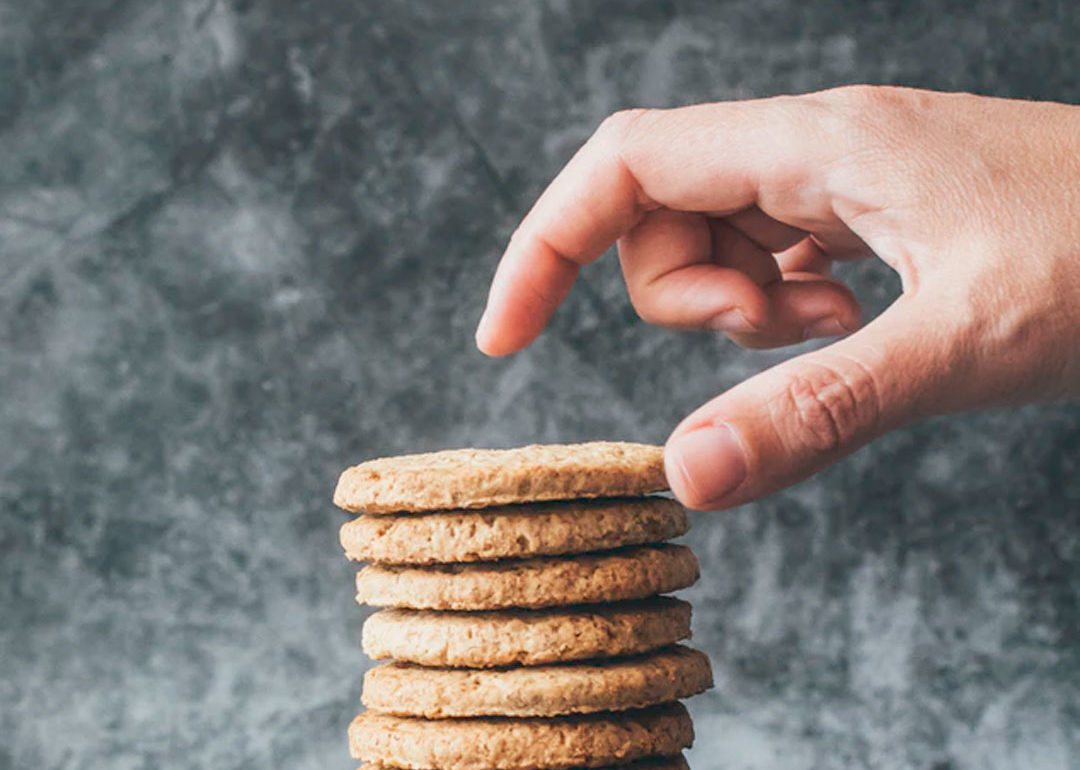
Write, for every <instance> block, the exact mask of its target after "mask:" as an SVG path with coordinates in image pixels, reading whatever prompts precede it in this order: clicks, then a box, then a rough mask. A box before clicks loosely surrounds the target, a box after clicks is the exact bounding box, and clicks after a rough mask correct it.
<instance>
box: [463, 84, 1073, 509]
mask: <svg viewBox="0 0 1080 770" xmlns="http://www.w3.org/2000/svg"><path fill="white" fill-rule="evenodd" d="M616 242H617V243H618V251H619V259H620V262H621V264H622V269H623V274H624V276H625V279H626V285H627V289H628V291H629V294H630V298H631V300H632V302H633V304H634V307H635V308H636V309H637V311H638V313H639V314H640V316H641V317H642V318H643V319H644V320H646V321H648V322H650V323H655V324H659V325H662V326H666V327H670V328H674V329H701V328H706V329H715V330H719V331H722V332H724V333H726V334H727V335H728V336H729V337H731V338H732V339H733V340H735V341H736V342H737V343H739V344H741V345H744V346H747V347H775V346H780V345H787V344H791V343H795V342H799V341H801V340H803V339H806V338H808V337H834V336H835V337H840V339H838V340H837V341H836V342H834V343H833V344H831V345H829V346H827V347H825V348H823V349H821V350H818V351H814V352H811V353H808V354H806V355H802V356H798V357H796V358H792V359H790V360H788V361H786V362H784V363H782V364H780V365H778V366H776V367H774V368H772V369H770V370H768V371H765V372H763V373H761V374H759V375H757V376H755V377H753V378H751V379H749V380H747V381H745V382H743V383H741V384H739V385H737V386H736V387H734V388H732V389H731V390H729V391H727V392H726V393H723V394H721V395H719V396H717V397H716V398H714V399H713V400H711V401H709V402H708V403H706V404H705V405H703V406H702V407H700V408H699V409H698V410H697V411H695V412H694V413H692V414H691V415H689V416H688V417H687V418H686V419H685V420H683V422H682V423H681V424H680V425H679V426H678V427H677V428H676V429H675V431H674V432H673V433H672V435H671V437H670V438H669V439H668V442H667V445H666V448H665V464H666V469H667V475H668V479H669V481H670V483H671V487H672V490H673V491H674V492H675V494H676V496H677V497H678V498H679V499H680V500H681V501H682V502H683V503H684V504H686V505H688V506H690V507H692V508H699V509H721V508H728V507H730V506H734V505H738V504H740V503H744V502H747V501H749V500H752V499H755V498H758V497H760V496H762V495H766V494H768V493H770V492H773V491H775V490H777V489H780V488H782V487H785V486H787V485H789V484H792V483H794V482H796V481H799V480H801V479H803V478H805V477H807V476H809V475H810V474H812V473H814V472H816V471H818V470H820V469H821V468H823V467H825V466H827V465H829V464H830V463H832V462H834V461H835V460H837V459H839V458H840V457H842V456H844V455H846V454H848V453H850V452H851V451H853V450H854V449H856V448H858V447H859V446H862V445H863V444H865V443H866V442H868V441H870V440H872V439H874V438H875V437H877V436H879V435H881V434H883V433H885V432H886V431H889V430H892V429H895V428H897V427H900V426H903V425H905V424H907V423H909V422H911V421H913V420H916V419H920V418H923V417H928V416H931V415H939V414H945V413H950V412H956V411H961V410H966V409H974V408H983V407H989V406H998V405H1009V404H1022V403H1030V402H1037V401H1048V400H1064V399H1075V398H1077V397H1080V108H1078V107H1073V106H1069V105H1062V104H1053V103H1037V102H1022V101H1014V100H1006V99H992V98H986V97H979V96H973V95H970V94H943V93H935V92H929V91H919V90H913V89H901V88H888V87H872V86H853V87H845V88H840V89H834V90H830V91H823V92H820V93H814V94H807V95H802V96H783V97H777V98H772V99H763V100H754V101H743V102H728V103H716V104H702V105H696V106H692V107H685V108H680V109H673V110H630V111H626V112H619V113H616V114H614V115H612V116H611V117H610V118H608V119H607V120H606V121H604V123H603V124H602V125H601V126H600V127H599V129H598V130H597V131H596V133H595V134H594V135H593V136H592V137H591V138H590V139H589V140H588V142H586V144H585V145H584V146H583V147H582V148H581V149H580V150H579V151H578V153H577V154H576V155H575V156H574V157H573V158H572V159H571V160H570V162H569V163H568V164H567V165H566V167H565V168H564V169H563V171H562V172H561V173H560V174H559V175H558V176H557V177H556V179H555V180H554V181H553V182H552V183H551V185H550V186H549V187H548V189H547V190H546V191H545V192H544V193H543V195H542V196H541V197H540V199H539V200H538V201H537V202H536V204H535V205H534V206H533V208H532V210H531V211H530V212H529V213H528V215H527V216H526V217H525V219H524V220H523V221H522V222H521V225H520V226H519V227H518V229H517V230H516V231H515V233H514V235H513V237H512V238H511V241H510V244H509V246H508V247H507V249H506V252H505V254H504V255H503V257H502V259H501V261H500V263H499V267H498V270H497V271H496V274H495V278H494V280H493V282H492V286H491V291H490V294H489V297H488V303H487V308H486V309H485V311H484V315H483V317H482V318H481V321H480V325H479V328H478V329H477V334H476V341H477V345H478V346H479V348H480V350H482V351H483V352H484V353H487V354H488V355H492V356H503V355H507V354H510V353H513V352H515V351H517V350H519V349H521V348H523V347H525V346H526V345H528V344H529V343H530V342H532V340H533V339H535V338H536V337H537V335H539V333H540V332H541V331H542V330H543V328H544V326H545V324H546V323H547V321H548V319H549V318H550V317H551V315H552V314H553V313H554V312H555V310H556V308H557V307H558V305H559V304H560V303H561V302H562V300H563V298H564V297H565V296H566V293H567V292H568V291H569V289H570V286H571V284H572V283H573V281H574V279H575V277H576V276H577V273H578V270H579V268H580V266H581V265H584V264H586V263H588V262H591V261H593V260H595V259H597V258H598V257H599V256H600V255H601V254H602V253H603V252H604V251H605V250H606V249H607V248H608V247H609V246H610V245H611V244H613V243H616ZM870 257H877V258H879V259H882V260H884V261H885V262H886V263H887V264H888V265H889V266H891V267H892V268H893V269H894V270H896V271H897V273H898V274H899V275H900V278H901V280H902V282H903V293H902V295H901V297H900V298H899V299H897V300H896V301H895V302H894V303H893V304H892V305H891V306H890V307H889V308H888V309H887V310H886V311H885V312H884V313H882V314H881V315H880V316H878V317H877V318H876V319H874V321H873V322H872V323H870V324H867V325H866V326H865V327H863V326H862V324H861V320H860V318H861V316H860V310H859V305H858V302H857V301H856V299H855V297H854V296H853V295H852V293H851V292H850V290H849V289H848V288H847V287H845V286H844V285H843V284H841V283H839V282H838V281H835V280H833V279H832V278H830V276H829V272H830V265H831V264H832V262H833V261H834V260H848V259H864V258H870Z"/></svg>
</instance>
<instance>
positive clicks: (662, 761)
mask: <svg viewBox="0 0 1080 770" xmlns="http://www.w3.org/2000/svg"><path fill="white" fill-rule="evenodd" d="M360 770H401V768H396V767H393V766H391V765H380V764H379V763H378V762H368V763H366V764H364V765H362V766H361V767H360ZM573 770H585V768H573ZM595 770H690V765H688V764H686V757H684V756H683V755H682V754H676V755H675V756H673V757H649V758H648V759H639V760H638V761H637V762H631V763H630V764H628V765H619V766H618V767H612V766H608V767H605V768H596V769H595Z"/></svg>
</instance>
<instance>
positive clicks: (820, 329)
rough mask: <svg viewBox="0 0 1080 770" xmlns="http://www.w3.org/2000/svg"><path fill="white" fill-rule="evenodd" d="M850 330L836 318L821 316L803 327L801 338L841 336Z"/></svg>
mask: <svg viewBox="0 0 1080 770" xmlns="http://www.w3.org/2000/svg"><path fill="white" fill-rule="evenodd" d="M850 331H851V330H850V329H848V328H847V327H846V326H844V325H843V324H842V323H840V319H838V318H822V319H820V320H817V321H814V322H813V323H811V324H809V325H808V326H807V327H806V328H805V329H803V339H804V340H809V339H814V338H817V337H842V336H843V335H845V334H847V333H849V332H850Z"/></svg>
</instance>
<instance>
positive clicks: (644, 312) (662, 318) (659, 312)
mask: <svg viewBox="0 0 1080 770" xmlns="http://www.w3.org/2000/svg"><path fill="white" fill-rule="evenodd" d="M628 294H629V295H630V304H631V305H633V306H634V312H635V313H637V316H638V318H640V319H641V320H642V321H644V322H645V323H647V324H651V325H653V326H663V325H664V324H665V323H667V321H668V318H667V314H666V313H665V312H664V308H663V307H662V306H660V305H659V304H658V303H657V302H655V301H653V299H652V297H651V296H650V295H649V293H648V292H643V291H641V290H639V289H636V288H630V289H629V290H628Z"/></svg>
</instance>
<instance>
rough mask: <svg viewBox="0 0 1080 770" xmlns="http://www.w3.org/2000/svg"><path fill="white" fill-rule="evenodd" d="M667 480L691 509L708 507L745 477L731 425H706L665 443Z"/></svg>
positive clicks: (743, 465)
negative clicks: (666, 444)
mask: <svg viewBox="0 0 1080 770" xmlns="http://www.w3.org/2000/svg"><path fill="white" fill-rule="evenodd" d="M664 459H665V466H666V470H667V473H668V481H669V482H670V484H671V489H672V491H673V492H675V496H676V497H678V498H679V499H680V500H682V501H683V502H684V503H686V504H687V505H689V506H690V507H692V508H708V507H709V505H710V504H711V503H714V502H717V501H719V500H721V499H722V498H723V497H725V496H726V495H728V494H730V493H731V492H733V491H734V490H735V489H736V488H737V487H738V486H739V485H740V484H742V482H743V480H744V479H745V478H746V455H745V454H744V453H743V448H742V446H741V445H740V444H739V440H738V439H737V438H736V437H735V432H734V431H733V430H732V429H731V427H730V426H728V425H726V424H723V423H721V424H720V425H706V426H705V427H702V428H696V429H695V430H692V431H690V432H689V433H684V434H683V435H681V436H679V437H678V438H675V439H672V440H671V441H670V442H668V446H667V452H666V455H665V458H664Z"/></svg>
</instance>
